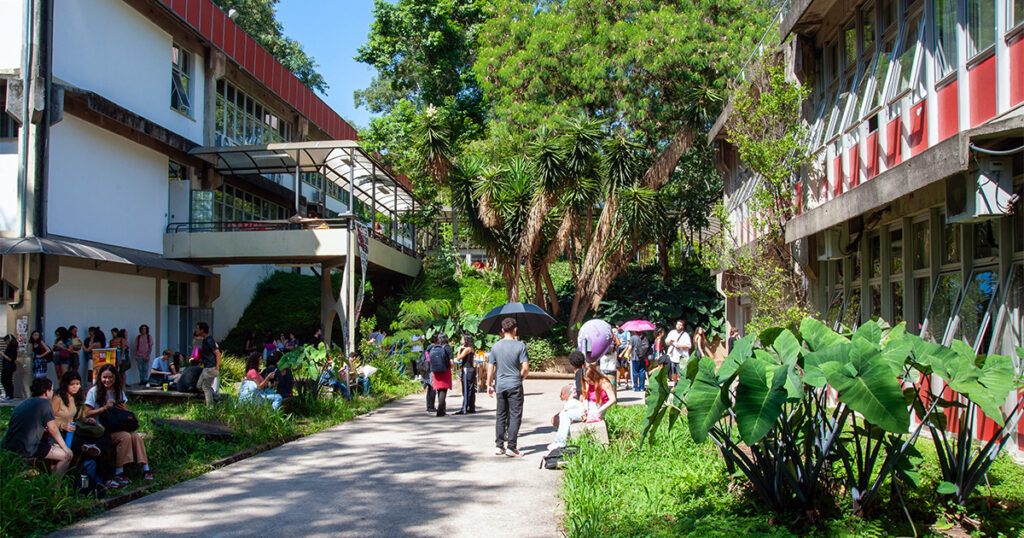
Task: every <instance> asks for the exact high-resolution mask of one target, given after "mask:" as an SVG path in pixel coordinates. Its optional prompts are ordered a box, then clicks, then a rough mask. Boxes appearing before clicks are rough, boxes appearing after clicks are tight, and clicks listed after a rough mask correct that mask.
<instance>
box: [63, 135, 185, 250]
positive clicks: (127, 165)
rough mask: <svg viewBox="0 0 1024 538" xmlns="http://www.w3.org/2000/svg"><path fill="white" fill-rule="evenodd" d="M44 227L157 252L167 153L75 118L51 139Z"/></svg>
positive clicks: (163, 221)
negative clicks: (158, 151)
mask: <svg viewBox="0 0 1024 538" xmlns="http://www.w3.org/2000/svg"><path fill="white" fill-rule="evenodd" d="M48 196H49V203H48V206H47V213H48V216H47V218H48V222H49V224H48V231H49V233H51V234H58V235H66V236H69V237H75V238H79V239H87V240H91V241H99V242H103V243H110V244H114V245H121V246H126V247H131V248H136V249H140V250H146V251H150V252H162V249H163V233H164V229H165V224H166V221H167V217H166V214H167V157H166V156H165V155H161V154H160V153H157V152H155V151H153V150H151V149H148V148H146V147H143V146H140V145H138V144H135V143H134V142H131V141H129V140H127V139H125V138H122V137H120V136H118V135H115V134H113V133H111V132H109V131H106V130H103V129H100V128H99V127H96V126H94V125H92V124H89V123H86V122H84V121H82V120H80V119H78V118H76V117H74V116H64V120H63V121H62V122H60V123H58V124H56V125H54V127H53V130H52V131H51V138H50V174H49V189H48Z"/></svg>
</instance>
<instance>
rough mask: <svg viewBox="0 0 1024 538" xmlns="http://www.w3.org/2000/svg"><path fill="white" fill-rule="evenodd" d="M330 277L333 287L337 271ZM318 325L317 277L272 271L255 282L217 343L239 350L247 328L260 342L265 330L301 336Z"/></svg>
mask: <svg viewBox="0 0 1024 538" xmlns="http://www.w3.org/2000/svg"><path fill="white" fill-rule="evenodd" d="M331 280H332V282H333V283H334V286H335V288H337V286H339V285H340V283H341V274H340V273H339V274H335V275H331ZM319 326H320V279H318V278H317V277H314V276H309V275H300V274H296V273H291V272H285V271H276V272H274V273H272V274H271V275H270V276H268V277H267V278H266V279H264V280H263V281H261V282H260V283H259V284H257V285H256V290H255V291H253V294H252V299H251V300H250V301H249V306H247V307H246V308H245V311H243V312H242V317H240V318H239V319H238V324H237V325H236V326H235V328H233V329H231V331H230V332H229V333H228V335H227V337H226V338H224V341H223V342H222V343H221V351H222V352H231V353H238V354H241V353H242V344H243V343H244V342H245V335H246V334H247V333H248V332H249V331H255V333H256V338H257V339H258V340H259V341H260V342H262V341H263V336H264V335H265V334H266V333H267V331H270V332H271V334H273V335H274V337H277V335H278V334H279V333H282V332H284V333H286V334H287V333H289V332H294V333H295V336H297V337H298V338H299V339H300V340H302V339H305V338H307V337H308V336H309V335H312V334H313V332H314V331H316V328H317V327H319ZM339 337H340V335H339Z"/></svg>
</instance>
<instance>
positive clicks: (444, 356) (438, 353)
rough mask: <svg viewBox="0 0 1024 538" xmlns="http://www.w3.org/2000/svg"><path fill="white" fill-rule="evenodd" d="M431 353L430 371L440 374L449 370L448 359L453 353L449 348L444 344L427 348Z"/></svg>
mask: <svg viewBox="0 0 1024 538" xmlns="http://www.w3.org/2000/svg"><path fill="white" fill-rule="evenodd" d="M427 353H428V354H429V355H430V371H431V372H434V373H435V374H440V373H443V372H447V371H448V360H449V359H450V358H451V355H449V354H448V349H447V348H445V347H443V346H431V348H430V349H428V350H427Z"/></svg>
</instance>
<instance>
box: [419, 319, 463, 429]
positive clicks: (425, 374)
mask: <svg viewBox="0 0 1024 538" xmlns="http://www.w3.org/2000/svg"><path fill="white" fill-rule="evenodd" d="M423 354H424V358H423V360H422V361H420V363H419V365H418V366H417V373H418V374H420V376H421V382H422V383H423V385H424V386H425V387H426V389H427V412H428V413H434V414H435V415H437V416H439V417H443V416H445V415H447V414H448V405H447V398H448V391H449V390H451V389H452V386H453V385H454V380H453V370H454V369H455V366H456V365H458V366H459V367H460V369H461V372H460V375H459V379H460V380H461V383H462V407H461V408H460V409H459V410H458V411H456V412H455V414H456V415H466V414H472V413H476V384H477V379H476V378H477V372H476V365H475V363H474V356H475V354H476V350H475V349H474V347H473V337H471V336H469V335H464V336H463V337H462V341H461V342H460V345H459V347H458V349H456V350H455V351H452V348H451V346H450V345H449V343H448V335H447V334H437V335H434V336H432V337H431V338H430V345H428V346H427V349H426V350H424V352H423ZM425 366H426V367H425Z"/></svg>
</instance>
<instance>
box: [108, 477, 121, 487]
mask: <svg viewBox="0 0 1024 538" xmlns="http://www.w3.org/2000/svg"><path fill="white" fill-rule="evenodd" d="M105 485H106V486H107V489H124V487H125V485H124V484H122V483H120V482H118V481H117V480H114V479H113V478H111V479H110V480H107V483H106V484H105Z"/></svg>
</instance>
